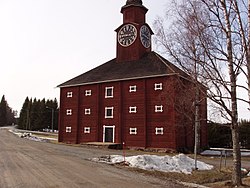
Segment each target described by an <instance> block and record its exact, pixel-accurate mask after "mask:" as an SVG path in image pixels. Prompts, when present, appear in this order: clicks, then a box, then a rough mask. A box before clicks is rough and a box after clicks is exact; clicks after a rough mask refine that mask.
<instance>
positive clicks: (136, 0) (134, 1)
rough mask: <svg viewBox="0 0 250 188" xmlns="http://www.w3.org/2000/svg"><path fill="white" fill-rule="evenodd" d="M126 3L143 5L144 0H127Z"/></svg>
mask: <svg viewBox="0 0 250 188" xmlns="http://www.w3.org/2000/svg"><path fill="white" fill-rule="evenodd" d="M126 5H142V0H127V3H126Z"/></svg>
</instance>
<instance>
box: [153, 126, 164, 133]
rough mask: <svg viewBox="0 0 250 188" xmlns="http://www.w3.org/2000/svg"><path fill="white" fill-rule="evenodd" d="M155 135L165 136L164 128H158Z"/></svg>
mask: <svg viewBox="0 0 250 188" xmlns="http://www.w3.org/2000/svg"><path fill="white" fill-rule="evenodd" d="M155 135H164V128H163V127H156V128H155Z"/></svg>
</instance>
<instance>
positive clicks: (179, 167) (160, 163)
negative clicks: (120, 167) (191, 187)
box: [92, 154, 213, 174]
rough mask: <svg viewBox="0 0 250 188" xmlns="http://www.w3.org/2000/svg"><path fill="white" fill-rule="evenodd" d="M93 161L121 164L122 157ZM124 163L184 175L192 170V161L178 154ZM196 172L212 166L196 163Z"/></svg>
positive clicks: (142, 157)
mask: <svg viewBox="0 0 250 188" xmlns="http://www.w3.org/2000/svg"><path fill="white" fill-rule="evenodd" d="M92 160H93V161H97V162H104V163H109V164H116V163H122V162H123V161H124V157H123V156H121V155H110V156H104V157H100V158H94V159H92ZM125 160H126V163H127V164H128V165H129V166H130V167H134V168H140V169H144V170H156V171H163V172H178V173H184V174H191V173H192V171H193V170H194V163H195V161H194V159H192V158H190V157H188V156H186V155H184V154H179V155H176V156H173V157H171V156H168V155H166V156H157V155H137V156H130V157H126V158H125ZM197 167H198V170H211V169H213V166H212V165H208V164H206V163H204V162H201V161H197Z"/></svg>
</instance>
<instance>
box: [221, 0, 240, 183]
mask: <svg viewBox="0 0 250 188" xmlns="http://www.w3.org/2000/svg"><path fill="white" fill-rule="evenodd" d="M220 2H221V5H222V7H223V11H224V17H225V22H226V37H227V61H228V62H227V63H228V69H229V76H230V84H231V104H232V107H231V111H232V113H231V132H232V141H233V172H232V184H233V186H240V185H242V180H241V154H240V144H239V127H238V110H237V95H236V74H235V72H234V61H233V46H232V30H231V24H230V18H229V14H228V12H227V5H226V1H225V0H221V1H220Z"/></svg>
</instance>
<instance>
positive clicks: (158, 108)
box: [155, 105, 163, 113]
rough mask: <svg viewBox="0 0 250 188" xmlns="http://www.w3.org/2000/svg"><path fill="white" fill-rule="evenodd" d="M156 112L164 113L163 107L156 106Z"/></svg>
mask: <svg viewBox="0 0 250 188" xmlns="http://www.w3.org/2000/svg"><path fill="white" fill-rule="evenodd" d="M155 112H157V113H159V112H161V113H162V112H163V105H155Z"/></svg>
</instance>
